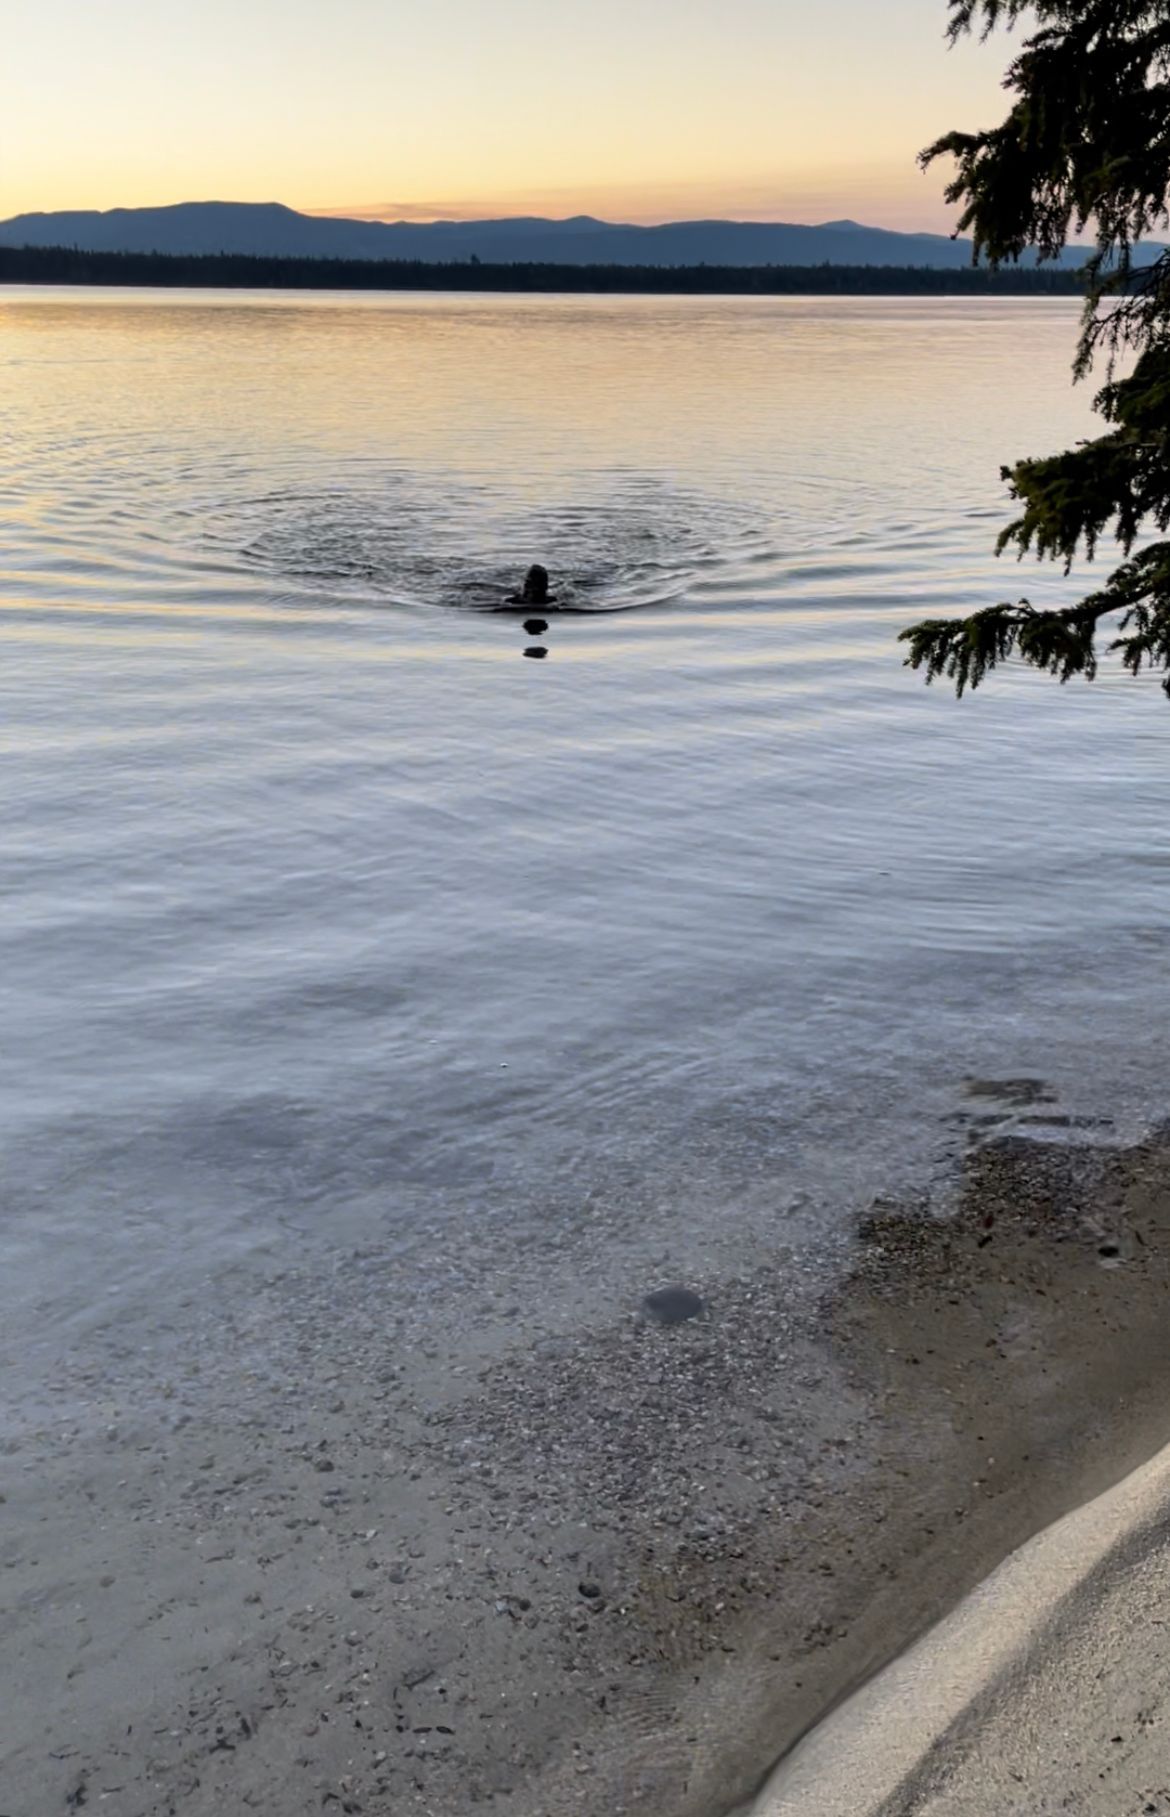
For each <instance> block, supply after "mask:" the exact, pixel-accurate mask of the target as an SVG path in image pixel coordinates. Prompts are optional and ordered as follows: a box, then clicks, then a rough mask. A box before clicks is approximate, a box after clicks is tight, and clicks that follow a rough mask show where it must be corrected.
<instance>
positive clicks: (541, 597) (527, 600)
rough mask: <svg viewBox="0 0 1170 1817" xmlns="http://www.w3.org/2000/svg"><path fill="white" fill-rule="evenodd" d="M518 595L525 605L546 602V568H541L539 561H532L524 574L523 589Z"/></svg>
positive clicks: (540, 604) (544, 603) (543, 603)
mask: <svg viewBox="0 0 1170 1817" xmlns="http://www.w3.org/2000/svg"><path fill="white" fill-rule="evenodd" d="M520 597H521V599H522V600H523V602H524V604H525V605H526V606H546V605H547V604H548V569H547V568H542V567H541V565H540V563H539V562H533V564H532V566H531V568H529V570H528V572H527V574H526V575H525V576H524V591H523V592H522V593H521V595H520Z"/></svg>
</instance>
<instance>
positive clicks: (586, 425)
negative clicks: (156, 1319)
mask: <svg viewBox="0 0 1170 1817" xmlns="http://www.w3.org/2000/svg"><path fill="white" fill-rule="evenodd" d="M1076 321H1077V307H1076V305H1075V303H1072V302H1063V301H1051V302H1050V301H1044V302H1035V301H1030V300H1029V301H1019V302H1016V301H996V302H979V303H968V302H963V301H953V300H942V301H920V300H914V301H900V300H899V301H888V300H874V299H850V300H848V301H830V300H823V299H814V298H809V299H795V300H794V299H785V300H723V299H721V300H718V301H713V300H706V299H702V298H685V299H669V300H661V299H626V298H605V299H596V300H595V299H584V298H577V297H573V298H556V297H551V298H539V299H531V300H529V299H524V300H516V299H512V298H501V299H495V298H468V297H414V296H412V297H387V298H382V297H378V298H371V297H360V298H350V297H346V296H338V295H328V296H321V297H318V296H306V295H293V296H289V297H273V296H270V295H251V294H240V293H234V294H224V295H208V294H205V293H191V294H183V293H179V294H173V293H171V294H168V293H162V294H158V295H151V294H148V293H134V292H104V293H100V294H99V293H92V292H90V293H87V292H58V293H52V294H50V293H47V292H41V293H37V292H33V291H23V292H22V291H19V290H9V291H4V292H0V367H2V372H3V378H2V384H0V450H2V453H3V463H2V469H0V526H2V545H0V546H2V555H0V563H2V566H3V573H2V575H0V635H2V637H3V645H4V652H3V664H2V667H0V692H2V695H3V720H2V726H3V733H2V735H3V741H4V769H5V788H4V793H3V804H2V812H3V816H4V828H3V853H4V867H3V869H4V900H3V911H2V917H0V940H2V948H0V976H2V978H3V986H2V989H3V994H4V999H5V1008H4V1028H5V1037H6V1038H5V1041H4V1044H3V1053H2V1056H0V1065H2V1066H3V1072H4V1078H3V1113H2V1114H3V1126H4V1127H3V1134H4V1139H5V1148H6V1153H7V1162H6V1177H7V1183H8V1184H7V1190H6V1204H7V1210H6V1215H5V1222H4V1227H3V1229H4V1243H5V1245H6V1256H7V1261H8V1271H7V1277H6V1278H7V1280H8V1281H9V1283H10V1284H14V1285H15V1287H16V1292H15V1293H14V1294H13V1296H12V1300H13V1308H12V1312H13V1321H14V1323H10V1325H9V1330H10V1333H11V1332H12V1331H13V1330H20V1329H23V1328H25V1327H27V1329H28V1330H29V1331H32V1330H34V1329H35V1331H36V1332H37V1333H38V1334H39V1335H40V1336H41V1337H42V1338H44V1337H45V1336H46V1334H47V1333H49V1334H51V1333H53V1332H56V1331H61V1332H65V1331H67V1330H68V1329H69V1328H70V1325H71V1321H73V1320H75V1319H76V1318H78V1317H81V1316H84V1315H85V1314H86V1313H87V1311H89V1310H91V1309H92V1307H93V1305H94V1304H95V1303H100V1302H101V1301H102V1296H103V1295H107V1294H109V1293H110V1292H124V1291H127V1290H128V1289H129V1288H132V1287H134V1286H135V1285H138V1286H142V1285H149V1284H150V1283H152V1282H155V1281H158V1280H160V1279H163V1278H170V1277H172V1276H173V1274H174V1272H175V1271H176V1270H177V1269H179V1268H181V1267H182V1266H183V1265H185V1264H192V1263H193V1264H194V1265H195V1266H196V1267H198V1268H201V1269H204V1270H207V1269H210V1268H213V1267H214V1266H215V1265H216V1263H217V1262H218V1261H219V1260H221V1259H223V1258H228V1257H230V1256H232V1255H234V1254H239V1253H243V1252H245V1251H247V1249H248V1248H249V1246H250V1245H254V1244H256V1243H268V1244H271V1243H273V1242H274V1241H275V1240H277V1235H278V1234H279V1233H281V1232H286V1231H288V1230H289V1229H290V1228H291V1229H292V1230H293V1231H295V1232H300V1233H303V1234H304V1235H305V1236H306V1238H307V1239H310V1238H319V1237H321V1235H322V1233H325V1234H326V1236H327V1235H328V1232H329V1230H330V1229H331V1228H332V1227H333V1224H334V1221H336V1222H337V1227H338V1228H341V1227H342V1225H344V1227H345V1228H346V1229H347V1230H350V1229H361V1228H364V1229H368V1230H370V1231H373V1232H377V1233H379V1234H380V1235H382V1236H387V1235H388V1236H390V1237H393V1235H394V1234H395V1232H400V1233H401V1234H402V1235H403V1237H404V1238H405V1237H406V1235H407V1234H408V1233H409V1230H410V1228H411V1226H412V1224H413V1223H416V1222H417V1221H419V1220H424V1221H425V1222H426V1224H427V1228H428V1229H430V1230H433V1231H441V1230H443V1229H445V1228H450V1229H451V1231H452V1232H454V1233H457V1232H458V1230H459V1228H460V1227H461V1221H463V1222H465V1221H466V1220H469V1219H485V1218H495V1219H496V1220H497V1221H498V1222H499V1225H500V1228H501V1231H502V1232H504V1231H506V1228H507V1225H508V1221H509V1219H510V1218H511V1217H512V1216H513V1215H515V1216H516V1217H519V1216H521V1215H522V1214H523V1215H525V1216H527V1215H531V1214H532V1213H533V1212H534V1210H535V1212H536V1213H537V1214H539V1215H545V1216H547V1217H548V1218H550V1219H551V1218H557V1217H562V1216H566V1217H567V1216H571V1215H572V1214H573V1207H574V1206H579V1205H580V1204H583V1203H585V1202H586V1201H587V1200H588V1199H589V1197H590V1195H595V1194H603V1195H609V1196H610V1197H611V1198H612V1197H613V1196H614V1195H619V1196H621V1197H623V1198H624V1199H626V1200H628V1202H629V1206H630V1215H631V1219H632V1220H637V1219H638V1218H639V1217H641V1216H643V1215H644V1214H645V1213H646V1212H647V1208H648V1207H651V1206H654V1207H656V1208H657V1211H656V1216H657V1218H658V1222H657V1224H656V1226H655V1228H656V1229H657V1230H659V1231H660V1230H661V1229H662V1228H664V1227H668V1228H669V1229H670V1230H671V1232H672V1236H671V1244H670V1246H669V1256H670V1258H671V1259H672V1260H673V1261H675V1262H677V1263H678V1265H679V1266H680V1268H681V1266H682V1265H683V1263H684V1262H685V1261H686V1259H687V1257H688V1256H690V1255H692V1254H696V1253H703V1252H705V1251H707V1250H710V1251H712V1252H713V1251H715V1250H716V1249H718V1247H719V1245H720V1244H724V1245H733V1244H734V1240H735V1233H736V1228H737V1219H738V1218H739V1217H740V1215H741V1213H742V1215H743V1216H744V1217H748V1215H749V1210H745V1209H744V1208H749V1209H750V1208H752V1207H757V1208H758V1207H759V1206H760V1205H762V1204H765V1203H766V1204H767V1205H769V1206H771V1208H772V1210H771V1213H770V1215H771V1216H772V1217H773V1219H776V1218H777V1217H778V1216H779V1213H778V1212H777V1209H776V1208H777V1207H780V1208H781V1210H782V1209H783V1207H785V1206H787V1207H789V1212H788V1213H785V1214H784V1216H785V1217H788V1218H789V1222H788V1223H785V1222H784V1218H783V1217H782V1218H780V1222H781V1223H782V1224H783V1227H784V1228H785V1229H786V1230H787V1229H789V1228H791V1229H792V1230H797V1229H799V1231H800V1233H801V1235H802V1238H803V1239H804V1240H812V1239H813V1238H814V1237H815V1235H816V1231H817V1229H818V1228H821V1227H822V1224H823V1221H824V1220H826V1219H829V1218H830V1217H831V1216H832V1215H833V1214H832V1207H833V1206H834V1205H840V1206H844V1205H845V1203H846V1202H847V1201H850V1200H856V1199H858V1198H859V1197H862V1198H863V1197H864V1196H865V1194H866V1193H868V1192H870V1191H874V1190H890V1189H897V1188H899V1187H900V1186H902V1185H905V1184H907V1183H909V1182H911V1181H912V1180H914V1179H921V1178H922V1177H925V1176H926V1175H928V1174H929V1173H930V1171H931V1170H932V1169H937V1168H938V1166H939V1165H940V1164H941V1163H945V1161H946V1157H947V1156H948V1154H951V1153H953V1152H954V1150H955V1145H956V1141H957V1138H956V1135H955V1133H954V1131H955V1126H954V1125H952V1124H949V1123H948V1122H947V1118H948V1116H949V1115H950V1114H952V1113H953V1112H954V1111H955V1110H956V1109H957V1108H961V1106H962V1104H963V1102H964V1098H963V1091H964V1081H965V1080H966V1079H968V1078H969V1077H970V1076H971V1075H979V1076H984V1077H986V1076H989V1075H990V1076H991V1077H994V1078H1010V1077H1013V1076H1018V1075H1021V1074H1026V1075H1036V1076H1039V1077H1042V1078H1044V1079H1045V1080H1048V1081H1050V1082H1052V1083H1053V1085H1054V1087H1055V1088H1056V1089H1057V1090H1058V1092H1059V1094H1060V1102H1061V1106H1062V1107H1063V1108H1064V1109H1065V1110H1071V1111H1089V1112H1093V1113H1097V1114H1103V1115H1107V1116H1112V1117H1114V1118H1116V1119H1117V1120H1118V1121H1117V1127H1118V1128H1122V1127H1136V1126H1137V1124H1139V1123H1140V1121H1141V1119H1142V1118H1144V1117H1146V1116H1148V1115H1151V1114H1159V1113H1160V1112H1161V1110H1162V1108H1163V1095H1162V1081H1163V1079H1164V1077H1165V1069H1166V1061H1167V1058H1168V1057H1170V1056H1168V1054H1167V1047H1168V1045H1170V1044H1168V1042H1167V1029H1168V1027H1170V1021H1168V1017H1167V1011H1168V1010H1170V988H1168V982H1167V980H1168V967H1167V959H1168V957H1170V920H1168V917H1167V913H1166V900H1167V895H1166V892H1167V880H1168V875H1170V874H1168V871H1167V865H1168V863H1170V832H1168V830H1167V817H1166V811H1165V809H1166V771H1167V764H1168V762H1170V706H1168V705H1167V704H1166V702H1165V700H1164V697H1163V696H1162V695H1161V693H1160V692H1159V691H1158V689H1157V687H1156V686H1155V685H1153V684H1150V685H1145V684H1143V685H1135V684H1133V683H1132V682H1130V681H1128V680H1126V679H1124V678H1121V677H1119V676H1117V675H1116V674H1113V673H1107V674H1105V675H1103V676H1102V678H1101V679H1100V680H1099V681H1098V682H1097V683H1096V684H1095V685H1093V686H1092V687H1085V686H1074V687H1069V688H1066V689H1061V688H1060V687H1058V686H1057V685H1056V684H1055V683H1052V682H1050V681H1047V680H1045V679H1043V678H1038V677H1035V676H1032V675H1030V674H1027V673H1025V672H1023V671H1018V670H1016V671H1012V672H1009V673H1005V674H1004V675H1003V676H1002V677H1000V678H998V679H997V680H996V681H995V682H994V683H993V684H991V685H989V686H988V687H987V688H986V690H985V691H981V692H980V694H979V695H977V696H976V697H975V698H973V699H969V700H967V701H965V702H963V703H962V704H956V702H955V701H954V699H953V697H952V696H951V695H950V694H949V693H948V692H946V691H944V690H943V689H942V688H935V689H931V690H927V689H925V688H924V687H923V686H922V684H921V682H920V680H919V679H917V678H916V677H913V676H911V675H910V674H909V673H908V672H907V671H905V670H904V669H903V668H902V667H901V666H900V663H901V656H900V652H899V650H898V647H897V645H896V643H895V641H894V640H895V636H896V633H897V631H898V629H899V628H900V627H901V626H903V625H904V624H905V623H906V622H907V621H909V620H912V619H914V618H915V617H918V616H922V615H924V614H928V613H929V614H934V613H939V614H942V613H948V612H957V611H960V610H965V609H970V608H972V607H974V606H976V605H978V604H980V603H984V602H987V601H990V600H993V599H996V598H1001V597H1005V596H1007V595H1009V594H1011V595H1018V594H1019V593H1021V592H1027V593H1028V594H1029V595H1030V596H1031V597H1032V598H1033V599H1034V600H1038V599H1041V598H1043V599H1052V600H1061V599H1064V598H1066V597H1069V590H1068V583H1065V582H1064V581H1062V579H1061V578H1060V577H1059V576H1058V575H1053V574H1051V573H1048V572H1046V571H1044V570H1032V569H1028V570H1027V571H1024V572H1020V571H1017V570H1016V569H1015V568H1013V567H1011V566H1008V565H1005V564H1003V563H997V562H996V561H995V560H994V558H993V555H992V543H993V540H994V536H995V532H996V529H997V527H998V525H999V523H1000V521H1001V520H1002V517H1003V514H1004V499H1003V491H1002V487H1001V484H1000V482H999V479H998V470H999V466H1000V463H1001V462H1002V461H1004V460H1006V459H1010V458H1013V457H1016V456H1019V455H1023V454H1029V453H1039V452H1043V451H1047V450H1049V449H1050V448H1054V447H1057V446H1059V445H1062V444H1063V443H1065V442H1067V441H1068V440H1069V439H1070V438H1075V437H1076V436H1077V435H1079V434H1083V433H1085V431H1086V430H1087V428H1088V426H1089V422H1090V417H1089V391H1088V389H1087V388H1083V387H1082V388H1081V389H1080V390H1077V391H1074V390H1073V389H1072V387H1071V384H1070V381H1069V378H1068V366H1069V360H1070V355H1071V351H1072V346H1073V341H1074V337H1075V332H1076ZM533 560H542V561H544V562H546V563H547V565H548V566H549V568H550V569H551V570H552V572H553V575H554V579H555V581H556V583H557V584H558V585H559V588H560V591H561V596H562V599H563V601H564V603H566V604H570V605H572V606H573V607H575V608H578V610H576V611H574V612H573V613H572V614H566V615H559V616H554V617H552V618H550V621H549V629H548V630H547V632H546V633H542V634H536V633H529V632H526V631H525V630H524V628H523V626H522V623H521V622H520V620H519V619H518V618H516V617H514V616H509V615H498V614H496V613H494V612H492V611H490V610H487V609H485V608H487V607H490V606H491V605H493V604H495V603H496V601H497V600H498V599H499V598H500V597H501V595H502V594H503V593H504V592H505V591H506V590H507V589H508V588H509V587H510V586H511V585H512V584H514V582H515V581H516V579H517V578H518V577H519V576H520V575H521V574H522V572H523V570H524V569H525V567H526V566H527V564H528V563H529V562H530V561H533ZM538 651H543V652H544V654H543V655H538V654H537V652H538ZM781 1189H783V1190H781ZM785 1195H787V1196H785ZM809 1205H812V1206H813V1207H814V1212H809V1211H808V1210H807V1209H806V1210H805V1211H804V1212H801V1211H800V1210H799V1208H800V1207H805V1208H807V1207H808V1206H809ZM664 1207H665V1208H666V1210H665V1211H664V1209H663V1208H664ZM750 1215H751V1216H752V1217H754V1216H755V1215H756V1212H755V1211H754V1210H752V1211H751V1212H750ZM664 1219H665V1221H666V1222H665V1225H664V1221H663V1220H664ZM802 1219H803V1221H802ZM818 1219H819V1220H821V1221H822V1224H818ZM503 1240H504V1237H503V1236H502V1237H501V1241H503ZM664 1253H665V1252H664Z"/></svg>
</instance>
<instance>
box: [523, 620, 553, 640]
mask: <svg viewBox="0 0 1170 1817" xmlns="http://www.w3.org/2000/svg"><path fill="white" fill-rule="evenodd" d="M524 629H525V630H526V631H527V633H528V635H529V637H540V636H541V634H542V633H543V632H545V631H547V630H548V621H547V619H544V618H526V619H525V620H524Z"/></svg>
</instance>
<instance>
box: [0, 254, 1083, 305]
mask: <svg viewBox="0 0 1170 1817" xmlns="http://www.w3.org/2000/svg"><path fill="white" fill-rule="evenodd" d="M0 283H3V284H125V285H148V286H161V287H166V286H182V287H184V288H186V287H198V288H203V287H206V288H215V289H221V288H222V289H247V290H466V291H477V290H479V291H491V290H496V291H579V292H585V293H602V294H604V293H605V292H617V291H625V292H631V291H633V292H641V293H646V294H648V295H655V294H659V295H676V294H687V293H691V294H695V295H716V296H720V295H722V296H1079V295H1081V294H1082V293H1083V290H1084V280H1083V277H1082V275H1081V273H1080V272H1079V271H1067V270H1060V269H1057V268H1055V267H1053V268H1051V269H1047V270H1009V269H1003V270H999V271H993V270H990V269H989V268H987V267H986V266H980V267H966V266H964V267H960V268H959V269H957V270H944V269H939V268H935V267H933V266H921V265H748V266H732V265H550V264H517V265H503V264H500V265H497V264H489V263H487V262H486V261H485V262H483V263H480V262H479V261H478V260H475V259H470V260H461V261H458V262H454V261H452V262H450V263H437V262H432V261H426V260H421V259H401V260H399V259H394V260H390V259H308V258H305V259H284V258H267V257H251V256H248V255H245V254H241V253H162V252H84V251H81V250H79V249H78V248H76V247H69V246H0Z"/></svg>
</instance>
